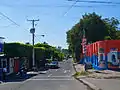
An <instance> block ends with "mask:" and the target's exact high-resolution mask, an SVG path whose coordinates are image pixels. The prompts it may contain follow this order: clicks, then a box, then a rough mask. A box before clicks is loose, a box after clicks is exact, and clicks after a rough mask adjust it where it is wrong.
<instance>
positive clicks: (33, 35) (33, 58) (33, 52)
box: [27, 19, 39, 70]
mask: <svg viewBox="0 0 120 90" xmlns="http://www.w3.org/2000/svg"><path fill="white" fill-rule="evenodd" d="M27 21H30V22H32V28H31V29H30V33H31V34H32V45H33V49H32V60H33V62H32V65H33V66H32V67H33V70H34V69H35V50H34V38H35V27H34V26H35V22H36V21H39V19H38V20H34V19H33V20H27Z"/></svg>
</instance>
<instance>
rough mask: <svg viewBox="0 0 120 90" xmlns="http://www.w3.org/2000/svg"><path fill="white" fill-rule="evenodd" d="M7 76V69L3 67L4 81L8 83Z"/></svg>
mask: <svg viewBox="0 0 120 90" xmlns="http://www.w3.org/2000/svg"><path fill="white" fill-rule="evenodd" d="M6 74H7V68H6V67H5V66H4V67H3V81H4V82H6Z"/></svg>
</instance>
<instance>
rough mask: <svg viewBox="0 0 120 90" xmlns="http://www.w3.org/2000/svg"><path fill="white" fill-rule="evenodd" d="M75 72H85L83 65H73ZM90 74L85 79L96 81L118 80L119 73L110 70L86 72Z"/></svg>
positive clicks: (90, 70)
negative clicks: (94, 79) (95, 79)
mask: <svg viewBox="0 0 120 90" xmlns="http://www.w3.org/2000/svg"><path fill="white" fill-rule="evenodd" d="M75 69H76V72H81V71H85V69H84V65H82V64H77V65H75ZM87 71H88V72H89V73H90V74H89V75H87V76H86V77H88V78H97V79H116V78H120V71H119V72H118V71H112V70H94V69H89V70H87Z"/></svg>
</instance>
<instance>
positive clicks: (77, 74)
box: [73, 71, 89, 77]
mask: <svg viewBox="0 0 120 90" xmlns="http://www.w3.org/2000/svg"><path fill="white" fill-rule="evenodd" d="M88 74H89V72H86V71H81V72H76V73H75V74H74V75H73V76H74V77H78V76H87V75H88Z"/></svg>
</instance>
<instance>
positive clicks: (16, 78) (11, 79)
mask: <svg viewBox="0 0 120 90" xmlns="http://www.w3.org/2000/svg"><path fill="white" fill-rule="evenodd" d="M36 75H37V74H26V75H25V76H23V77H20V76H19V75H16V74H11V75H8V76H7V77H6V80H5V81H4V80H3V82H22V81H25V80H27V79H29V78H31V77H33V76H36Z"/></svg>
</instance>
